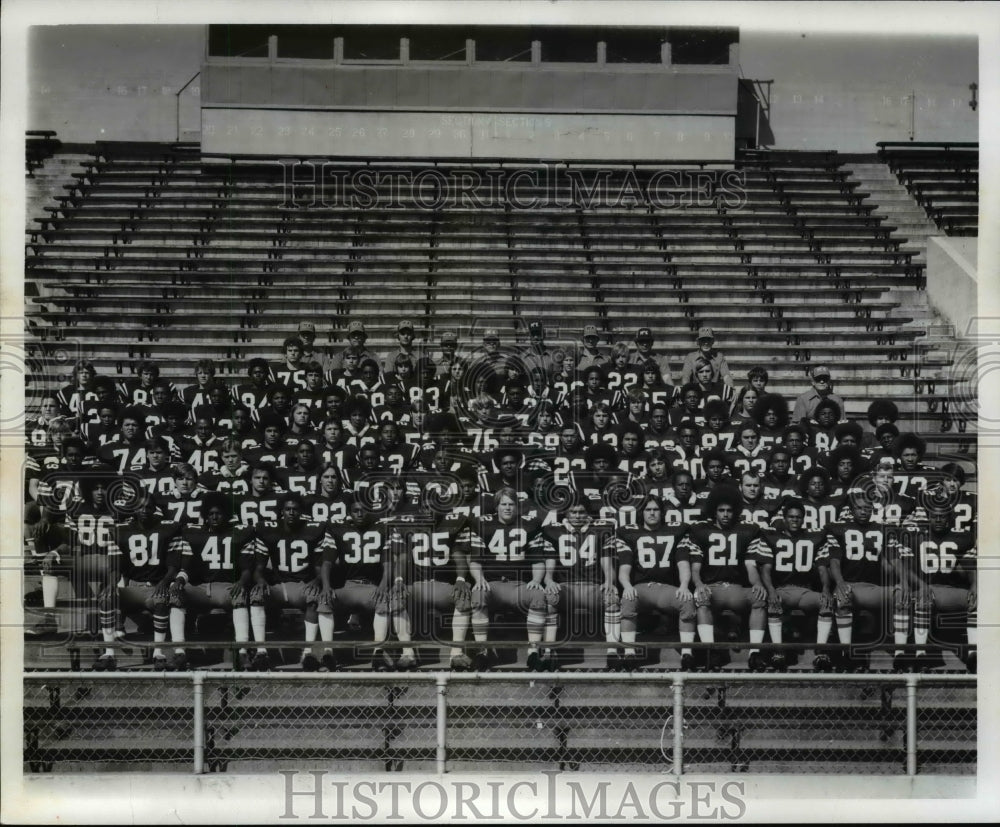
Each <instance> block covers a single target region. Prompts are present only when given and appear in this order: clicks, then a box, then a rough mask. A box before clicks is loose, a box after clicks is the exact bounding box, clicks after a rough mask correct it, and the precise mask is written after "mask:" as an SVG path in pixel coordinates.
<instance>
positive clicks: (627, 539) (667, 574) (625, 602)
mask: <svg viewBox="0 0 1000 827" xmlns="http://www.w3.org/2000/svg"><path fill="white" fill-rule="evenodd" d="M663 512H664V508H663V503H662V502H660V500H659V498H658V497H655V496H650V497H646V498H645V499H644V500H643V501H642V502H641V503H640V504H639V514H640V519H641V525H640V526H639V527H638V528H631V529H624V530H623V531H622V540H623V542H624V544H625V548H624V549H623V550H622V552H621V555H620V556H619V558H618V582H619V583H620V584H621V587H622V593H621V607H622V608H621V614H622V620H621V623H622V626H621V636H622V643H624V644H626V649H625V653H624V657H623V663H622V665H623V666H624V667H625V668H631V667H633V666H635V665H636V664H637V662H638V655H637V653H636V650H635V649H634V648H631V647H628V644H630V643H635V639H636V629H637V619H638V617H639V615H640V614H649V613H654V614H672V615H676V616H677V622H678V630H679V634H680V639H681V643H693V642H694V635H695V622H696V620H697V617H696V613H695V607H694V595H693V594H692V593H691V564H690V562H689V561H688V559H687V556H686V554H685V553H684V552H682V551H681V548H682V540H683V539H684V536H685V535H686V534H687V531H688V526H687V525H686V524H683V523H682V524H679V525H665V524H664V522H663ZM693 667H694V655H693V653H692V651H691V648H690V647H689V646H688V647H683V648H682V649H681V668H682V669H685V670H688V671H689V670H691V669H692V668H693Z"/></svg>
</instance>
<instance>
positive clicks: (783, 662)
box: [771, 652, 788, 672]
mask: <svg viewBox="0 0 1000 827" xmlns="http://www.w3.org/2000/svg"><path fill="white" fill-rule="evenodd" d="M771 666H772V667H773V668H774V669H776V670H777V671H778V672H784V671H785V670H786V669H787V668H788V658H787V657H785V655H784V653H782V652H775V653H774V654H773V655H771Z"/></svg>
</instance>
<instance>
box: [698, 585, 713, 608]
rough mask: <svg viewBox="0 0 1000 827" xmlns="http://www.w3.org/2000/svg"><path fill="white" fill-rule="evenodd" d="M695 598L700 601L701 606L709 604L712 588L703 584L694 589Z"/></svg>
mask: <svg viewBox="0 0 1000 827" xmlns="http://www.w3.org/2000/svg"><path fill="white" fill-rule="evenodd" d="M694 599H695V600H697V601H698V605H699V606H707V605H708V603H709V601H710V600H711V599H712V590H711V589H710V588H709V587H708V586H706V585H704V584H702V585H700V586H698V587H697V588H696V589H695V590H694Z"/></svg>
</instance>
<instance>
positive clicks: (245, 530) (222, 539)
mask: <svg viewBox="0 0 1000 827" xmlns="http://www.w3.org/2000/svg"><path fill="white" fill-rule="evenodd" d="M231 503H232V500H231V498H230V497H229V496H227V495H226V494H222V493H220V492H218V491H212V492H209V493H208V494H206V495H205V498H204V500H203V501H202V514H203V516H204V525H202V526H191V525H189V526H185V528H184V530H183V532H182V533H181V535H180V538H179V541H178V543H177V547H176V549H175V553H179V554H180V559H179V562H178V563H177V565H178V568H179V571H178V572H177V576H176V577H175V579H174V582H173V583H172V584H171V586H170V637H171V639H172V640H173V641H174V642H175V643H177V642H178V641H183V640H184V634H185V629H184V625H185V621H186V618H187V613H188V612H189V611H190V612H193V613H195V614H198V615H205V614H209V613H212V612H222V613H224V614H226V615H229V616H230V617H231V618H232V622H233V630H234V637H235V642H236V645H237V646H238V647H239V648H238V651H237V654H236V658H235V660H234V663H235V666H236V668H237V669H239V670H246V669H248V668H249V667H250V655H249V653H248V652H247V645H248V643H249V640H250V608H249V589H250V585H251V578H252V576H253V573H254V566H255V564H256V561H255V560H254V557H253V548H254V544H253V540H254V531H253V528H252V527H250V526H244V527H237V526H233V525H232V522H231V520H232V505H231ZM169 668H170V669H171V670H175V671H178V670H184V669H186V668H187V655H186V654H185V652H184V650H183V649H181V650H179V651H177V652H176V653H175V654H174V656H173V658H171V660H170V664H169Z"/></svg>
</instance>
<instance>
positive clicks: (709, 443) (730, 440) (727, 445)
mask: <svg viewBox="0 0 1000 827" xmlns="http://www.w3.org/2000/svg"><path fill="white" fill-rule="evenodd" d="M735 442H736V434H735V432H734V431H733V430H732V428H730V426H729V405H728V404H727V403H725V402H723V401H722V400H721V399H718V398H716V399H713V400H712V401H710V402H706V403H705V428H704V430H703V431H702V432H701V449H702V450H703V451H712V450H715V449H716V448H718V449H721V450H723V451H727V452H728V451H732V450H733V448H734V443H735Z"/></svg>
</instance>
